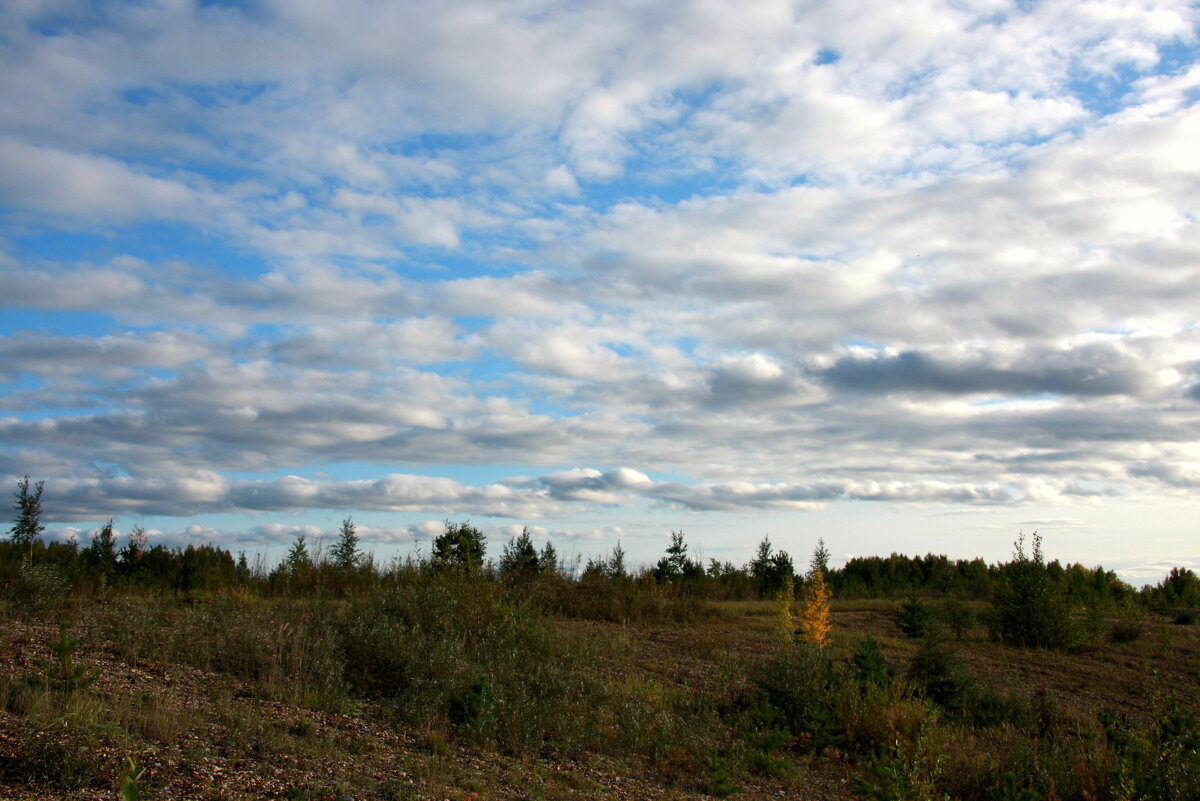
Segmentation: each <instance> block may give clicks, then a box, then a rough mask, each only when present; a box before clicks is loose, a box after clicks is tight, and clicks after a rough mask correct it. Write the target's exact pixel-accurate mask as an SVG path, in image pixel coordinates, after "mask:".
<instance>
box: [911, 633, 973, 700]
mask: <svg viewBox="0 0 1200 801" xmlns="http://www.w3.org/2000/svg"><path fill="white" fill-rule="evenodd" d="M908 678H909V680H910V681H912V682H913V684H914V685H916V687H917V689H918V690H920V692H921V693H922V694H923V695H924V696H925V697H926V698H928V699H929V700H930V701H932V702H934V703H935V704H937V705H938V706H940V707H942V708H944V709H948V710H951V711H954V712H961V711H963V709H964V708H965V707H966V705H967V700H968V698H969V697H970V694H971V692H972V690H973V683H972V681H971V677H970V675H968V673H967V669H966V666H965V665H964V664H963V662H962V660H961V659H960V658H959V657H958V654H956V653H955V652H954V650H953V649H952V648H951V647H950V645H949V644H948V643H946V642H945V641H943V640H940V639H935V638H930V639H926V640H925V641H924V642H922V643H921V647H920V648H919V649H917V653H916V655H915V656H914V657H913V660H912V662H911V663H909V666H908Z"/></svg>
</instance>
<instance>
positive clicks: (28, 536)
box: [8, 476, 46, 547]
mask: <svg viewBox="0 0 1200 801" xmlns="http://www.w3.org/2000/svg"><path fill="white" fill-rule="evenodd" d="M45 486H46V482H45V481H39V482H38V483H36V484H34V485H33V488H32V489H30V484H29V476H24V477H23V478H20V479H18V480H17V491H16V492H15V493H14V497H15V498H16V503H15V504H13V508H14V509H15V510H16V512H17V517H16V520H14V521H13V526H12V528H10V529H9V530H8V536H9V537H10V538H11V539H12V542H13V544H14V545H24V546H26V547H29V546H32V545H33V542H34V540H37V539H38V538H39V537H41V536H42V532H43V531H45V530H46V527H45V526H43V525H42V490H43V489H44V488H45Z"/></svg>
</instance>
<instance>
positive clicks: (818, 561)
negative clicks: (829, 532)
mask: <svg viewBox="0 0 1200 801" xmlns="http://www.w3.org/2000/svg"><path fill="white" fill-rule="evenodd" d="M817 571H820V572H822V573H824V574H825V575H829V549H828V548H826V547H825V538H824V537H820V538H818V539H817V547H816V548H814V549H813V554H812V559H810V560H809V562H808V574H809V575H810V576H811V575H812V574H813V573H816V572H817Z"/></svg>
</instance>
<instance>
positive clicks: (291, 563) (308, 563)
mask: <svg viewBox="0 0 1200 801" xmlns="http://www.w3.org/2000/svg"><path fill="white" fill-rule="evenodd" d="M283 565H284V569H285V570H286V571H287V572H288V574H289V575H291V576H293V577H299V576H304V575H307V574H308V572H309V571H310V570H312V566H313V563H312V557H311V556H309V555H308V546H307V545H305V544H304V535H303V534H299V535H297V537H296V541H295V542H293V543H292V547H291V548H289V549H288V554H287V556H286V557H285V558H284V560H283Z"/></svg>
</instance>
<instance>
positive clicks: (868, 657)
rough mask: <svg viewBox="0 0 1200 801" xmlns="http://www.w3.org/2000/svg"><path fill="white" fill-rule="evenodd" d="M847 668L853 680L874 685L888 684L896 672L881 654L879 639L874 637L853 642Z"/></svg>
mask: <svg viewBox="0 0 1200 801" xmlns="http://www.w3.org/2000/svg"><path fill="white" fill-rule="evenodd" d="M847 669H848V673H849V676H850V678H851V679H853V680H854V681H856V682H858V683H859V684H867V685H873V686H876V687H883V686H886V685H888V684H890V683H891V681H892V679H893V677H894V676H895V674H896V671H895V669H894V668H893V667H892V666H891V664H890V663H889V662H888V660H887V657H886V656H884V655H883V649H882V648H881V647H880V645H879V640H877V639H875V638H874V637H864V638H863V639H861V640H859V641H858V642H857V643H855V645H854V650H853V651H852V652H851V653H850V661H849V663H848V665H847Z"/></svg>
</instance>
